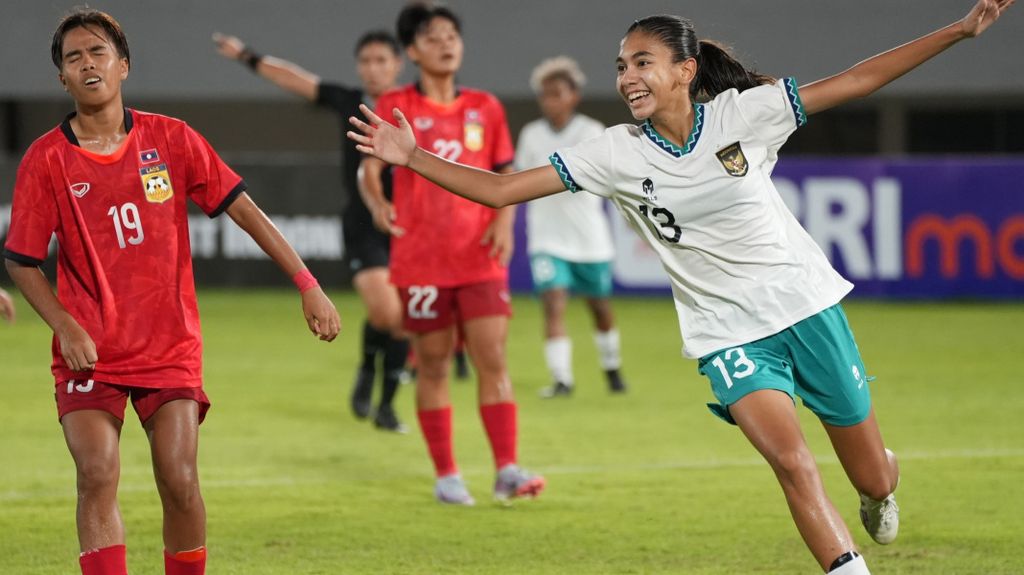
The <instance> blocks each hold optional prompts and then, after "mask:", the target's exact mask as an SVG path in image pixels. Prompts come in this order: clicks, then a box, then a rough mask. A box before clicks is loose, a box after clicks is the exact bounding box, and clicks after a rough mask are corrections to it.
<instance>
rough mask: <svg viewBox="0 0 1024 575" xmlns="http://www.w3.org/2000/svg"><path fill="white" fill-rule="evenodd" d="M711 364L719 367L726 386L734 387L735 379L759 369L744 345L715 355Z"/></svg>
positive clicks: (747, 375) (727, 387)
mask: <svg viewBox="0 0 1024 575" xmlns="http://www.w3.org/2000/svg"><path fill="white" fill-rule="evenodd" d="M711 365H713V366H715V367H717V368H718V371H719V372H721V374H722V379H723V380H724V381H725V388H726V389H732V386H733V382H734V380H737V379H743V378H745V377H749V376H751V375H753V374H754V372H755V371H757V365H756V364H755V363H754V361H753V360H752V359H750V358H749V357H747V354H746V352H744V351H743V348H742V347H734V348H732V349H727V350H725V351H724V352H722V353H720V354H718V355H717V356H715V359H713V360H711Z"/></svg>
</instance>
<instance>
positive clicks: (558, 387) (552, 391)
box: [540, 381, 572, 399]
mask: <svg viewBox="0 0 1024 575" xmlns="http://www.w3.org/2000/svg"><path fill="white" fill-rule="evenodd" d="M570 395H572V386H571V385H566V384H564V383H562V382H561V381H556V382H555V383H552V384H551V385H549V386H547V387H545V388H544V389H542V390H540V396H541V397H543V398H544V399H552V398H555V397H569V396H570Z"/></svg>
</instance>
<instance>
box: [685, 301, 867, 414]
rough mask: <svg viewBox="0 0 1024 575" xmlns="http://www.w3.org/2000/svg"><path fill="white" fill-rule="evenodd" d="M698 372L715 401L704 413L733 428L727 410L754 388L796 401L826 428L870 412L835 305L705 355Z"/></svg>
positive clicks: (855, 355)
mask: <svg viewBox="0 0 1024 575" xmlns="http://www.w3.org/2000/svg"><path fill="white" fill-rule="evenodd" d="M698 371H700V373H702V374H703V375H706V376H707V377H708V379H710V380H711V390H712V392H714V394H715V398H716V399H717V400H718V403H709V404H708V408H709V409H710V410H711V412H712V413H714V414H715V415H717V416H718V417H721V418H722V419H724V420H725V421H727V422H729V423H733V424H735V423H736V422H735V421H733V419H732V417H731V416H730V415H729V406H730V405H732V404H733V403H736V402H737V401H739V400H740V399H741V398H742V397H743V396H745V395H747V394H748V393H751V392H754V391H757V390H760V389H777V390H779V391H782V392H785V393H787V394H788V395H789V396H790V397H791V398H793V399H794V401H795V398H796V397H797V396H799V397H800V399H801V400H802V401H803V403H804V405H805V406H807V408H808V409H810V410H811V411H813V412H814V413H815V414H816V415H817V416H818V418H820V419H821V420H822V421H824V422H825V423H827V424H829V425H836V426H849V425H856V424H858V423H860V422H862V421H864V419H865V418H867V416H868V413H869V412H870V410H871V393H870V391H869V390H868V381H869V378H868V377H867V375H866V373H865V371H864V362H863V361H862V360H861V357H860V352H859V351H858V350H857V342H855V341H854V339H853V333H852V332H851V331H850V325H849V323H847V321H846V314H844V313H843V308H842V307H841V306H840V305H839V304H836V305H834V306H832V307H830V308H828V309H826V310H824V311H822V312H820V313H817V314H815V315H813V316H811V317H809V318H807V319H805V320H803V321H800V322H798V323H796V324H795V325H792V326H790V327H789V328H786V329H785V330H783V331H781V332H779V333H777V334H775V335H772V336H769V337H766V338H764V339H759V340H757V341H753V342H750V343H747V344H743V345H740V346H736V347H731V348H728V349H723V350H719V351H716V352H715V353H712V354H708V355H706V356H704V357H702V358H700V361H699V362H698Z"/></svg>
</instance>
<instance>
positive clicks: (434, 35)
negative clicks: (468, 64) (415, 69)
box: [406, 16, 462, 76]
mask: <svg viewBox="0 0 1024 575" xmlns="http://www.w3.org/2000/svg"><path fill="white" fill-rule="evenodd" d="M406 50H407V53H408V55H409V59H410V60H412V61H413V62H415V63H416V65H418V66H419V67H420V70H421V71H422V72H423V73H424V74H429V75H431V76H448V75H454V74H455V73H456V72H458V71H459V67H461V66H462V34H460V33H459V29H458V28H457V27H456V26H455V23H454V22H452V21H451V20H449V19H447V18H444V17H441V16H435V17H434V18H433V19H432V20H431V21H430V22H429V23H428V24H427V25H426V26H424V27H423V29H422V30H421V31H419V32H417V34H416V39H415V40H414V41H413V43H412V44H411V45H409V47H408V48H407V49H406Z"/></svg>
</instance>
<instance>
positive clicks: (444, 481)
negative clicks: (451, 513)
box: [434, 473, 476, 506]
mask: <svg viewBox="0 0 1024 575" xmlns="http://www.w3.org/2000/svg"><path fill="white" fill-rule="evenodd" d="M434 497H437V500H438V501H440V502H441V503H447V504H449V505H466V506H470V505H475V504H476V501H475V500H474V499H473V496H472V495H470V494H469V490H468V489H466V482H465V481H463V480H462V476H461V475H459V474H457V473H456V474H453V475H445V476H444V477H438V478H437V483H435V484H434Z"/></svg>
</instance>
